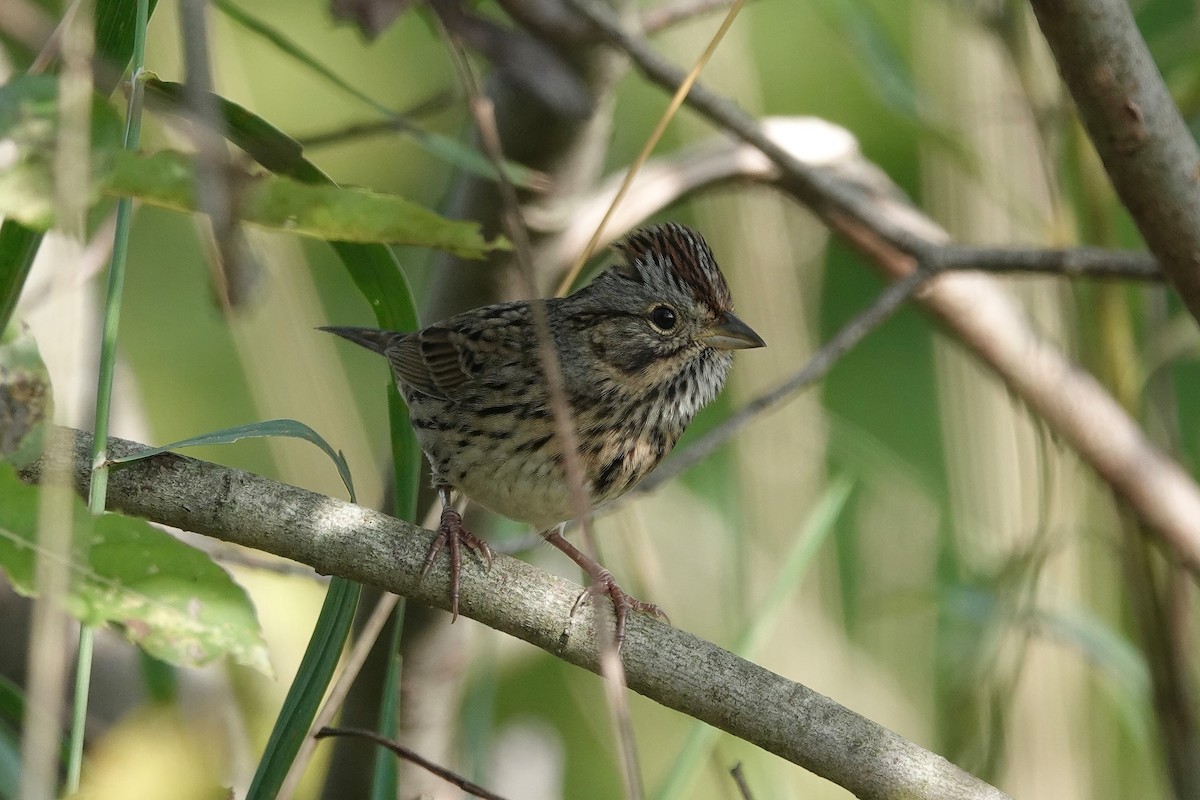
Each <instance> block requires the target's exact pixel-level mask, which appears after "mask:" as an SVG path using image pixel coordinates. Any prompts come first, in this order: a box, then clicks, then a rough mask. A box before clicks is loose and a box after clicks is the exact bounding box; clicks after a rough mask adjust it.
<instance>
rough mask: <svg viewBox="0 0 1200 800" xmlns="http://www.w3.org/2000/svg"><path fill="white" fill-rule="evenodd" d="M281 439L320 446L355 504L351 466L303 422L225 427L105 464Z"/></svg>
mask: <svg viewBox="0 0 1200 800" xmlns="http://www.w3.org/2000/svg"><path fill="white" fill-rule="evenodd" d="M271 436H280V437H285V438H290V439H303V440H304V441H306V442H312V443H313V444H315V445H316V446H317V447H319V448H321V449H322V450H323V451H325V455H327V456H329V459H330V460H331V461H332V462H333V463H334V466H336V467H337V471H338V475H340V476H341V478H342V483H343V484H345V486H346V491H347V492H349V494H350V502H356V501H355V498H354V482H353V480H351V478H350V465H349V464H347V463H346V458H345V456H343V455H342V452H341V451H340V450H334V449H333V447H332V446H331V445H330V444H329V442H327V441H325V439H324V437H322V436H321V434H319V433H317V432H316V431H314V430H313V429H312V428H310V427H309V426H307V425H305V424H304V423H303V422H297V421H296V420H294V419H271V420H267V421H265V422H253V423H251V424H249V425H237V426H235V427H232V428H225V429H224V430H220V431H212V432H211V433H202V434H200V435H199V436H192V437H190V438H188V439H181V440H180V441H178V442H171V443H170V444H164V445H163V446H162V447H150V448H147V449H145V450H141V451H139V452H137V453H133V454H132V455H128V456H123V457H121V458H111V459H109V460H108V461H106V462H104V465H105V466H108V467H117V468H119V467H121V466H124V465H126V464H132V463H133V462H135V461H141V460H142V459H143V458H150V457H151V456H156V455H159V454H160V453H167V452H170V451H172V450H179V449H182V448H184V447H199V446H201V445H209V444H232V443H234V442H237V441H240V440H242V439H261V438H264V437H271Z"/></svg>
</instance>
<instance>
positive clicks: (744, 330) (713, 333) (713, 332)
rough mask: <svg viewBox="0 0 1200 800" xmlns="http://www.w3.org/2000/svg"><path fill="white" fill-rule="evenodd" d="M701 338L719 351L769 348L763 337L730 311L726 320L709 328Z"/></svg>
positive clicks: (726, 314) (726, 313)
mask: <svg viewBox="0 0 1200 800" xmlns="http://www.w3.org/2000/svg"><path fill="white" fill-rule="evenodd" d="M701 338H702V339H704V342H705V344H707V345H708V346H709V347H715V348H717V349H718V350H749V349H750V348H753V347H766V346H767V343H766V342H764V341H763V339H762V337H761V336H759V335H758V334H757V333H755V332H754V330H753V329H752V328H751V327H750V326H749V325H747V324H746V323H744V322H742V321H741V320H740V319H738V318H737V317H735V316H734V315H733V314H732V313H730V312H728V311H727V312H725V317H724V319H722V320H721V322H720V323H719V324H717V325H714V326H713V327H711V328H709V330H708V332H707V333H705V334H703V335H702V336H701Z"/></svg>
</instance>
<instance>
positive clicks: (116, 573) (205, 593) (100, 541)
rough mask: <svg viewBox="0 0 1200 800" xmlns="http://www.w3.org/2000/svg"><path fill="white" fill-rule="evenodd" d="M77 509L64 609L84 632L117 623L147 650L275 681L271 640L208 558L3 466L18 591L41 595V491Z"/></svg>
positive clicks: (0, 509)
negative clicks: (224, 663) (225, 661)
mask: <svg viewBox="0 0 1200 800" xmlns="http://www.w3.org/2000/svg"><path fill="white" fill-rule="evenodd" d="M44 491H59V492H62V493H63V497H62V498H61V500H62V502H69V503H71V506H72V517H73V534H72V549H71V553H72V555H71V564H70V570H71V586H70V589H69V590H68V593H67V596H66V597H65V598H63V602H64V605H65V607H66V609H67V611H68V612H69V613H70V614H71V615H72V616H73V617H75V618H76V619H78V620H79V621H80V622H82V623H84V624H85V625H96V626H98V625H103V624H106V623H113V624H115V625H117V626H119V627H120V629H121V630H122V632H123V633H124V634H125V637H126V638H127V639H129V640H130V641H131V642H133V643H134V644H137V645H139V646H140V647H142V648H143V649H145V650H146V652H148V653H150V654H152V655H154V656H155V657H156V658H160V659H162V660H163V661H166V662H168V663H171V664H176V665H179V666H201V665H203V664H207V663H209V662H211V661H214V660H216V659H218V658H220V657H221V656H224V655H229V656H231V657H232V658H233V659H234V660H235V661H237V662H238V663H240V664H244V665H246V666H248V667H253V668H254V669H257V670H259V671H261V672H263V673H265V674H268V675H270V674H271V665H270V663H269V661H268V658H267V647H266V643H265V642H264V641H263V639H262V634H261V632H260V629H259V625H258V619H257V617H256V616H255V612H254V606H253V605H252V604H251V603H250V599H249V598H248V597H247V596H246V592H245V591H244V590H243V589H242V588H241V587H240V586H238V585H237V584H236V583H234V581H233V579H231V578H230V577H229V575H228V574H227V573H226V572H225V571H224V570H223V569H221V568H220V567H218V566H217V565H216V564H215V563H213V561H212V559H211V558H209V557H208V556H207V555H206V554H205V553H203V552H202V551H200V550H197V549H196V548H194V547H191V546H189V545H186V544H184V543H183V542H181V541H179V540H178V539H175V538H174V537H172V536H170V535H169V534H167V533H165V532H163V531H161V530H159V529H157V528H155V527H153V526H151V525H150V524H149V523H147V522H145V521H144V520H139V519H134V518H132V517H126V516H123V515H120V514H105V515H104V516H101V517H93V516H92V515H91V514H89V513H88V511H87V508H86V507H85V506H84V504H83V503H82V501H80V500H79V499H78V498H77V497H76V496H75V495H74V494H73V493H70V492H68V491H67V490H65V489H48V488H46V487H36V486H29V485H27V484H25V483H23V482H22V481H21V480H20V479H19V478H18V477H17V474H16V471H15V470H14V469H13V468H12V467H11V466H8V465H3V464H0V497H3V498H4V502H3V503H0V569H2V570H3V571H4V573H5V574H6V575H7V576H8V579H9V582H10V583H11V584H12V586H13V588H14V589H16V590H17V591H18V592H19V593H21V594H23V595H25V596H27V597H34V596H36V595H37V591H38V589H37V582H36V568H37V555H38V545H37V534H38V511H39V507H40V503H41V493H42V492H44Z"/></svg>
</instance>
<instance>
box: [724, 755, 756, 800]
mask: <svg viewBox="0 0 1200 800" xmlns="http://www.w3.org/2000/svg"><path fill="white" fill-rule="evenodd" d="M729 774H730V775H732V776H733V784H734V785H735V786H737V789H738V794H740V795H741V796H742V800H754V795H753V794H751V793H750V784H748V783H746V776H745V775H744V774H743V773H742V762H740V761H739V762H738V763H736V764H734V765H733V769H731V770H729Z"/></svg>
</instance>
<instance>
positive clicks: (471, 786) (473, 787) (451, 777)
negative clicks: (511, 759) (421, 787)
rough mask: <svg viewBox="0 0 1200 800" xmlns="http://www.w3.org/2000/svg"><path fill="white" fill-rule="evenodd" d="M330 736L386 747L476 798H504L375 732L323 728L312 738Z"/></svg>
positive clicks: (501, 799) (490, 799)
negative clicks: (346, 737) (363, 740)
mask: <svg viewBox="0 0 1200 800" xmlns="http://www.w3.org/2000/svg"><path fill="white" fill-rule="evenodd" d="M330 736H349V737H352V738H356V739H366V740H367V741H369V742H374V743H375V744H377V745H379V746H380V747H386V748H387V749H388V750H391V751H392V752H393V753H395V754H396V755H397V756H398V757H399V758H403V759H404V760H405V761H409V762H411V763H413V764H416V765H417V766H418V767H421V768H422V769H425V770H428V771H429V772H432V773H433V774H434V775H437V776H438V777H439V778H441V779H442V780H444V781H446V782H447V783H449V784H451V785H453V786H457V787H458V788H459V789H462V790H463V791H464V792H466V793H467V794H471V795H475V796H476V797H482V798H483V800H504V798H503V797H501V796H500V795H498V794H496V793H494V792H489V791H488V790H487V789H485V788H483V787H482V786H480V785H479V784H477V783H473V782H471V781H469V780H467V779H466V778H464V777H463V776H461V775H459V774H458V773H456V772H451V771H450V770H448V769H446V768H445V767H442V766H439V765H437V764H435V763H433V762H432V761H429V760H427V759H425V758H422V757H421V756H420V755H418V754H417V753H415V752H413V751H412V750H409V749H408V748H407V747H405V746H404V745H402V744H400V743H399V742H393V741H392V740H391V739H388V738H387V737H385V736H380V735H379V734H378V733H376V732H375V731H368V730H363V729H361V728H330V727H324V728H321V729H320V730H319V731H317V732H316V733H315V734H314V735H313V738H314V739H325V738H328V737H330Z"/></svg>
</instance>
